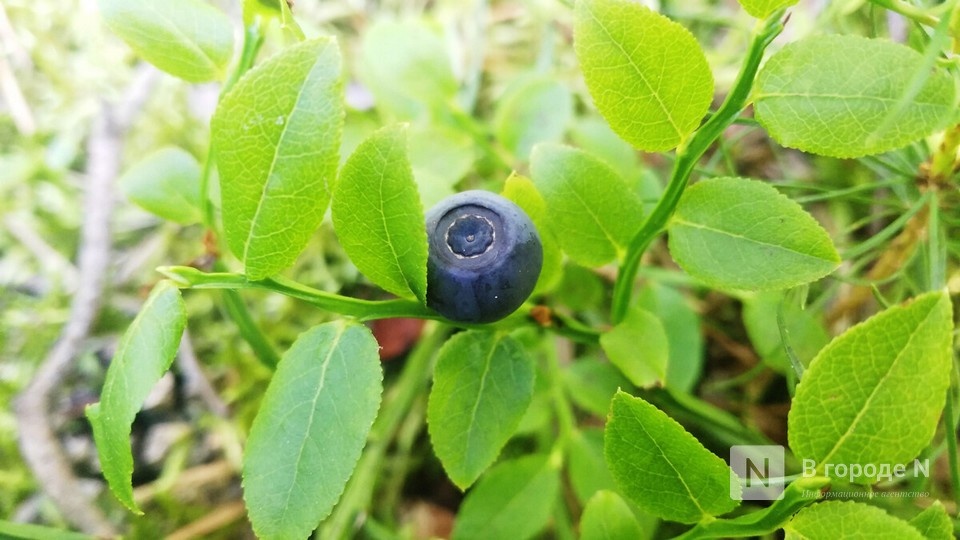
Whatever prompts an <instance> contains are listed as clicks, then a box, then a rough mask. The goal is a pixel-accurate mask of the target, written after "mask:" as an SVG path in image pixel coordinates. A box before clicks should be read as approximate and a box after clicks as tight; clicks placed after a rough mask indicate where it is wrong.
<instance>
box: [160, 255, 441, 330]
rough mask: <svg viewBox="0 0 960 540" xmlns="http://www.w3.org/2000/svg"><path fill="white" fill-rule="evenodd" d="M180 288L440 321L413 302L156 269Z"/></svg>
mask: <svg viewBox="0 0 960 540" xmlns="http://www.w3.org/2000/svg"><path fill="white" fill-rule="evenodd" d="M157 270H158V271H159V272H161V273H162V274H164V275H166V276H167V277H169V278H170V279H172V280H174V282H175V283H177V284H178V285H179V286H181V287H189V288H193V289H234V290H236V289H260V290H266V291H273V292H278V293H280V294H283V295H286V296H290V297H292V298H297V299H299V300H302V301H304V302H307V303H309V304H312V305H314V306H316V307H318V308H320V309H323V310H325V311H332V312H334V313H339V314H341V315H346V316H349V317H356V318H358V319H360V320H361V321H369V320H374V319H387V318H392V317H417V318H421V319H440V316H439V315H437V314H436V313H434V312H432V311H430V310H428V309H427V308H426V307H425V306H423V305H422V304H420V303H419V302H415V301H413V300H400V299H397V300H361V299H358V298H350V297H348V296H341V295H339V294H334V293H328V292H325V291H321V290H317V289H313V288H311V287H307V286H306V285H302V284H300V283H296V282H294V281H291V280H288V279H285V278H281V277H273V278H266V279H261V280H250V279H247V277H246V276H244V275H243V274H237V273H232V272H202V271H200V270H197V269H196V268H190V267H187V266H165V267H161V268H158V269H157Z"/></svg>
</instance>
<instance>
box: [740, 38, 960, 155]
mask: <svg viewBox="0 0 960 540" xmlns="http://www.w3.org/2000/svg"><path fill="white" fill-rule="evenodd" d="M925 64H926V62H925V61H924V58H923V55H921V54H920V53H918V52H917V51H914V50H913V49H910V48H909V47H907V46H905V45H900V44H897V43H893V42H891V41H888V40H884V39H867V38H864V37H859V36H840V35H823V36H814V37H810V38H807V39H804V40H801V41H797V42H794V43H789V44H787V45H786V46H785V47H784V48H783V49H781V50H780V51H779V52H777V54H775V55H773V56H772V57H771V58H770V59H769V60H768V61H767V63H766V64H765V65H764V67H763V69H762V70H761V71H760V75H759V76H758V77H757V82H756V86H755V88H754V92H755V93H754V106H755V111H756V117H757V120H758V121H759V122H760V123H761V124H762V125H763V126H764V127H765V128H766V129H767V131H769V132H770V135H771V136H772V137H773V138H774V140H776V141H777V142H778V143H780V144H782V145H783V146H786V147H789V148H797V149H799V150H803V151H805V152H812V153H814V154H821V155H825V156H833V157H843V158H850V157H859V156H865V155H870V154H879V153H881V152H886V151H889V150H894V149H897V148H900V147H902V146H906V145H907V144H909V143H911V142H913V141H916V140H918V139H920V138H922V137H925V136H927V135H930V134H932V133H934V132H936V131H937V130H939V129H941V128H943V127H944V126H946V125H947V123H948V122H950V121H951V120H952V119H953V118H955V116H956V115H955V113H956V106H955V104H954V93H955V90H954V84H953V79H952V78H951V77H950V76H949V75H948V74H947V73H946V72H944V71H942V70H939V69H936V70H932V71H930V72H929V73H923V72H921V71H919V69H925V68H924V67H923V66H925ZM918 66H921V67H920V68H918ZM918 75H920V76H922V80H921V79H916V77H917V76H918ZM918 83H922V85H921V86H918V87H916V88H914V86H915V85H917V84H918ZM917 89H919V91H917Z"/></svg>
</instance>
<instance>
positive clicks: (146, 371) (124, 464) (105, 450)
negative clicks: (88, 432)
mask: <svg viewBox="0 0 960 540" xmlns="http://www.w3.org/2000/svg"><path fill="white" fill-rule="evenodd" d="M186 323H187V311H186V308H185V307H184V304H183V298H181V296H180V291H179V290H178V289H177V287H176V286H174V285H173V283H172V282H170V281H167V280H163V281H161V282H159V283H157V285H156V286H155V287H154V288H153V291H151V292H150V296H149V297H148V298H147V301H146V303H144V305H143V308H142V309H141V310H140V313H139V314H138V315H137V317H136V318H135V319H134V320H133V322H132V323H131V324H130V327H129V328H127V331H126V332H124V334H123V338H122V339H121V340H120V345H119V346H118V347H117V352H116V354H115V355H114V356H113V361H112V362H110V368H109V369H108V370H107V378H106V381H105V382H104V383H103V391H102V392H101V394H100V402H99V403H96V404H93V405H90V406H89V407H87V418H88V419H89V420H90V425H91V427H92V428H93V438H94V441H95V442H96V444H97V453H98V454H99V456H100V466H101V468H102V469H103V476H104V477H105V478H106V479H107V483H108V484H109V485H110V490H111V491H113V494H114V495H116V497H117V499H119V500H120V502H121V503H123V505H124V506H126V507H127V508H129V509H130V510H133V511H134V512H136V513H138V514H142V513H143V512H141V511H140V509H139V508H138V507H137V503H136V502H135V501H134V500H133V487H132V484H131V482H132V476H133V454H132V453H131V451H130V426H131V424H133V419H134V417H135V416H136V415H137V411H139V410H140V407H141V406H142V404H143V402H144V400H145V399H147V395H148V394H149V393H150V390H151V389H152V388H153V386H154V385H155V384H156V383H157V381H159V380H160V377H162V376H163V374H164V373H166V371H167V369H169V368H170V364H171V363H172V362H173V358H174V356H176V353H177V348H179V346H180V337H181V336H182V335H183V328H184V326H185V325H186Z"/></svg>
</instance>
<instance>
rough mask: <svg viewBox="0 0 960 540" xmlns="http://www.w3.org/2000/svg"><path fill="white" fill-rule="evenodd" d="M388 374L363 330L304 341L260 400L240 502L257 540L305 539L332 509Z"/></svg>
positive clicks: (336, 330)
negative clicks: (381, 366) (261, 539)
mask: <svg viewBox="0 0 960 540" xmlns="http://www.w3.org/2000/svg"><path fill="white" fill-rule="evenodd" d="M382 381H383V373H382V371H381V369H380V356H379V347H378V346H377V342H376V340H375V339H374V338H373V334H371V333H370V330H368V329H367V328H366V327H365V326H363V325H360V324H356V323H351V322H346V321H343V320H339V321H334V322H330V323H326V324H322V325H320V326H316V327H314V328H312V329H311V330H308V331H306V332H304V333H303V334H301V335H300V337H299V338H297V340H296V341H295V342H294V344H293V345H292V346H291V347H290V349H289V350H288V351H287V353H286V354H284V355H283V359H281V360H280V363H279V364H278V365H277V371H276V373H274V375H273V379H272V380H271V381H270V386H268V387H267V391H266V394H265V395H264V396H263V403H262V404H261V405H260V411H259V412H258V413H257V417H256V418H255V419H254V421H253V426H252V427H251V428H250V437H249V439H248V440H247V448H246V451H245V453H244V461H243V499H244V501H245V502H246V504H247V512H248V515H249V517H250V522H251V523H252V524H253V530H254V531H255V532H256V533H257V536H258V537H260V538H306V537H308V536H309V535H310V532H311V531H313V529H314V528H316V526H317V525H318V524H319V523H320V521H321V520H323V519H324V518H325V517H326V516H327V515H328V514H329V513H330V510H332V509H333V506H334V505H335V504H336V502H337V500H338V499H339V498H340V494H341V493H342V492H343V487H344V485H346V483H347V480H348V479H349V478H350V475H351V474H352V473H353V469H354V467H355V466H356V464H357V460H358V459H359V458H360V452H361V450H363V446H364V444H365V443H366V441H367V435H368V434H369V432H370V426H371V425H372V424H373V420H374V419H375V418H376V416H377V409H378V408H379V407H380V394H381V393H382V390H383V387H382Z"/></svg>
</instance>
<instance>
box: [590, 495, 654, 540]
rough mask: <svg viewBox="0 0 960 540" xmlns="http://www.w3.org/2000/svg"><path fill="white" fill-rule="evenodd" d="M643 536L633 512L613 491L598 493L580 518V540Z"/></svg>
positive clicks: (622, 539)
mask: <svg viewBox="0 0 960 540" xmlns="http://www.w3.org/2000/svg"><path fill="white" fill-rule="evenodd" d="M642 534H643V531H641V530H640V524H639V523H637V518H636V517H634V515H633V511H632V510H630V507H629V506H627V503H625V502H624V501H623V499H621V498H620V496H619V495H617V494H616V493H614V492H612V491H598V492H597V494H596V495H594V496H593V498H591V499H590V502H588V503H587V506H586V507H585V508H584V509H583V515H582V516H581V517H580V540H627V539H628V538H640V537H641V535H642Z"/></svg>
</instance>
